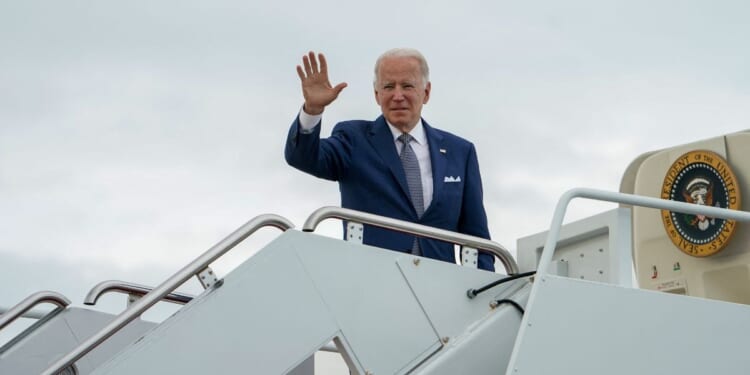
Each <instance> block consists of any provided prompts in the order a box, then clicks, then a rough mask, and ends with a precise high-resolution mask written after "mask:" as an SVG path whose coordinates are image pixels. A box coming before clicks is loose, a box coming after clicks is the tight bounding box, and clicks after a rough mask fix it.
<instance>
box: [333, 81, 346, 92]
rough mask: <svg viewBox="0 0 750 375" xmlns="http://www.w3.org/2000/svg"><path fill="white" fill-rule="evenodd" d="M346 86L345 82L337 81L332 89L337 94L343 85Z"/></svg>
mask: <svg viewBox="0 0 750 375" xmlns="http://www.w3.org/2000/svg"><path fill="white" fill-rule="evenodd" d="M346 86H347V84H346V82H341V83H339V84H338V85H336V86H335V87H334V88H333V90H334V91H336V95H338V94H339V93H340V92H341V90H343V89H344V87H346Z"/></svg>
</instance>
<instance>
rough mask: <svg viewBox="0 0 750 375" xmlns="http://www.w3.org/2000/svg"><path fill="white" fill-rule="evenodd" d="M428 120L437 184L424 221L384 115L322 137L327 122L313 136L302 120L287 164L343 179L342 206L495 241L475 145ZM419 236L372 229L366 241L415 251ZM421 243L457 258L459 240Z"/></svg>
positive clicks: (295, 126) (485, 263) (426, 252)
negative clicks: (489, 226)
mask: <svg viewBox="0 0 750 375" xmlns="http://www.w3.org/2000/svg"><path fill="white" fill-rule="evenodd" d="M422 123H423V125H424V131H425V134H426V136H427V142H428V143H429V149H430V160H431V162H432V175H433V188H434V189H433V197H432V202H431V203H430V206H429V207H426V208H425V212H424V214H423V215H422V217H421V218H419V217H417V213H416V211H415V210H414V207H413V205H412V204H411V200H410V198H409V188H408V186H407V184H406V175H405V173H404V169H403V167H402V166H401V161H400V159H399V156H398V152H397V151H396V145H395V143H394V140H393V134H392V133H391V131H390V129H389V128H388V124H387V123H386V121H385V119H384V118H383V116H380V117H378V118H377V119H376V120H375V121H364V120H355V121H345V122H341V123H338V124H337V125H336V126H335V127H334V129H333V132H332V133H331V136H330V137H329V138H326V139H320V124H318V125H316V126H315V128H313V131H312V132H311V133H308V134H305V133H302V132H301V131H300V129H301V127H300V124H299V117H297V119H295V121H294V123H292V126H291V129H290V130H289V136H288V138H287V142H286V149H285V156H286V161H287V162H288V163H289V165H291V166H293V167H295V168H297V169H299V170H301V171H304V172H307V173H309V174H312V175H314V176H317V177H319V178H325V179H328V180H333V181H338V182H339V189H340V191H341V206H342V207H345V208H350V209H353V210H358V211H363V212H369V213H373V214H376V215H382V216H388V217H392V218H394V219H400V220H406V221H411V222H414V223H419V224H424V225H429V226H431V227H435V228H442V229H446V230H450V231H454V232H460V233H465V234H469V235H473V236H477V237H482V238H486V239H489V238H490V234H489V230H488V229H487V214H486V213H485V210H484V204H483V203H482V181H481V177H480V174H479V164H478V162H477V155H476V151H475V149H474V145H473V144H471V143H470V142H468V141H466V140H465V139H463V138H460V137H457V136H455V135H453V134H451V133H448V132H444V131H441V130H438V129H435V128H432V127H430V126H429V125H428V124H427V123H426V122H425V121H424V120H423V121H422ZM413 239H414V237H413V236H411V235H409V234H404V233H398V232H394V231H391V230H387V229H381V228H376V227H372V226H365V229H364V238H363V242H364V243H365V244H368V245H373V246H377V247H382V248H386V249H391V250H396V251H401V252H406V253H408V252H411V246H412V242H413ZM419 243H420V247H421V250H422V255H423V256H425V257H428V258H433V259H439V260H444V261H447V262H455V255H454V251H453V245H452V244H449V243H446V242H442V241H437V240H431V239H425V238H420V239H419ZM479 268H481V269H485V270H494V258H493V257H492V255H491V254H487V253H481V252H480V255H479Z"/></svg>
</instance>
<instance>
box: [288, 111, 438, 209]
mask: <svg viewBox="0 0 750 375" xmlns="http://www.w3.org/2000/svg"><path fill="white" fill-rule="evenodd" d="M322 118H323V116H322V115H311V114H308V113H305V111H304V110H300V111H299V124H300V126H301V127H302V133H311V132H312V129H313V128H314V127H315V125H317V124H318V123H319V122H320V121H321V119H322ZM386 122H387V121H386ZM388 128H389V129H390V130H391V133H392V134H393V145H394V147H396V152H397V153H398V154H399V155H401V148H402V147H403V146H404V145H403V143H401V142H400V141H399V140H398V137H399V136H400V135H401V134H402V132H401V130H399V129H398V128H396V127H395V126H393V125H391V124H390V123H388ZM409 134H410V135H411V136H412V137H413V138H414V140H413V141H411V142H409V143H410V144H411V148H412V149H413V150H414V154H415V155H416V156H417V161H418V162H419V172H420V174H421V176H422V196H423V197H424V209H425V211H427V208H428V207H430V203H431V202H432V192H433V186H432V161H430V145H429V143H427V135H426V134H425V132H424V126H423V125H422V120H421V119H420V120H419V122H418V123H417V125H416V126H415V127H414V129H412V130H411V131H410V132H409Z"/></svg>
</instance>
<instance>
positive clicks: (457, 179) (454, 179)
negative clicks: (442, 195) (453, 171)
mask: <svg viewBox="0 0 750 375" xmlns="http://www.w3.org/2000/svg"><path fill="white" fill-rule="evenodd" d="M443 182H461V176H456V177H453V176H445V179H443Z"/></svg>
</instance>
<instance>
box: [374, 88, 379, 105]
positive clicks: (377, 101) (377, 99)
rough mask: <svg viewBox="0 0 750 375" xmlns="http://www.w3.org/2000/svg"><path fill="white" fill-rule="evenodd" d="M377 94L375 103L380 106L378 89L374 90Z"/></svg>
mask: <svg viewBox="0 0 750 375" xmlns="http://www.w3.org/2000/svg"><path fill="white" fill-rule="evenodd" d="M373 92H374V93H375V103H378V105H380V98H379V97H378V89H375V90H373Z"/></svg>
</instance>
